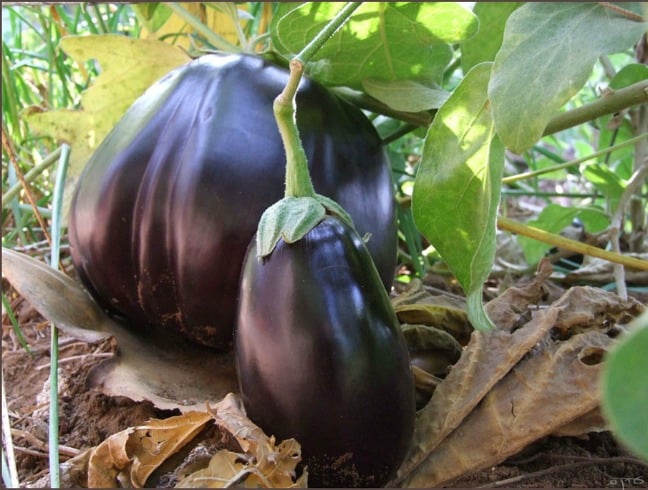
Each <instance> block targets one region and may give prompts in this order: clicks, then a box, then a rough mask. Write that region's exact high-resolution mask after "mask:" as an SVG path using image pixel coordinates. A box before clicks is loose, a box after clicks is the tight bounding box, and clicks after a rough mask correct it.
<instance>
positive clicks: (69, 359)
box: [36, 352, 114, 371]
mask: <svg viewBox="0 0 648 490" xmlns="http://www.w3.org/2000/svg"><path fill="white" fill-rule="evenodd" d="M113 356H114V354H113V353H111V352H97V353H89V354H79V355H76V356H70V357H64V358H63V359H59V362H58V365H59V366H60V365H61V364H63V363H64V362H72V361H78V360H80V359H85V358H91V357H94V358H108V357H113ZM50 366H51V363H49V362H48V363H47V364H43V365H42V366H37V367H36V370H37V371H40V370H42V369H47V368H49V367H50Z"/></svg>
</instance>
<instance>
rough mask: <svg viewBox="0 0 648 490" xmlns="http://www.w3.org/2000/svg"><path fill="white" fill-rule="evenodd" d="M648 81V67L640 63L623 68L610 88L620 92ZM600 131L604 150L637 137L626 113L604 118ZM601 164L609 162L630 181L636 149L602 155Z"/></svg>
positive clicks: (599, 120)
mask: <svg viewBox="0 0 648 490" xmlns="http://www.w3.org/2000/svg"><path fill="white" fill-rule="evenodd" d="M642 80H648V66H646V65H643V64H640V63H631V64H629V65H626V66H624V67H623V68H621V69H620V70H619V71H618V73H617V74H616V75H615V76H614V78H613V79H612V80H610V85H609V87H610V88H611V89H613V90H618V89H621V88H624V87H628V86H630V85H632V84H634V83H637V82H641V81H642ZM597 126H598V127H599V128H601V129H600V134H599V137H598V138H597V143H598V149H599V150H602V149H604V148H607V147H609V146H612V145H614V144H615V143H616V144H618V143H621V142H623V141H627V140H628V139H630V138H632V137H634V136H636V134H635V128H634V127H633V124H632V122H631V121H630V117H628V116H627V115H626V114H625V111H624V112H621V113H617V114H612V115H606V116H602V117H600V118H599V119H598V121H597ZM598 161H599V163H605V162H609V164H610V168H611V169H612V170H614V172H615V173H616V174H617V175H618V176H619V177H621V178H622V179H629V178H630V175H632V170H633V168H632V167H633V162H634V147H633V146H626V147H624V148H620V149H618V150H616V151H614V152H613V153H612V154H607V155H602V156H600V157H599V158H598Z"/></svg>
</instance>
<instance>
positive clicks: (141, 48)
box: [27, 34, 190, 178]
mask: <svg viewBox="0 0 648 490" xmlns="http://www.w3.org/2000/svg"><path fill="white" fill-rule="evenodd" d="M61 48H62V49H63V50H64V51H65V52H66V53H67V54H68V55H69V56H70V57H71V58H73V59H74V60H75V61H76V62H77V63H79V64H82V63H83V62H85V61H87V60H91V59H95V60H97V62H98V63H99V65H100V66H101V74H100V75H99V76H98V77H97V78H96V79H95V81H94V82H93V84H92V85H91V86H90V88H88V89H87V90H86V91H85V92H84V93H83V95H82V98H81V105H82V107H83V109H82V110H71V109H62V110H55V111H49V112H43V113H40V114H33V115H31V116H28V118H27V119H28V122H29V125H30V126H31V128H32V129H33V130H34V131H37V132H40V133H42V134H45V135H48V136H51V137H52V138H54V139H55V140H57V141H59V142H65V143H68V144H69V145H70V147H71V150H72V151H71V159H70V168H69V172H68V175H69V177H70V178H74V177H76V176H78V175H79V174H80V173H81V170H83V167H84V166H85V164H86V162H87V161H88V160H89V159H90V156H91V155H92V153H93V152H94V150H95V149H96V148H97V147H98V146H99V144H100V143H101V142H102V141H103V139H104V138H105V136H106V135H107V134H108V132H109V131H110V130H111V129H112V128H113V127H114V126H115V125H116V124H117V122H118V121H119V119H120V118H121V117H122V115H123V114H124V113H125V112H126V110H127V109H128V108H129V106H130V105H131V104H132V103H133V102H134V101H135V99H137V97H139V96H140V95H141V94H142V93H143V92H144V91H145V90H146V89H147V88H148V87H149V86H151V85H152V84H153V83H154V82H155V81H157V80H158V79H159V78H161V77H162V76H164V75H166V74H167V73H168V72H169V71H171V70H172V69H173V68H176V67H178V66H180V65H182V64H184V63H187V62H188V61H190V58H189V57H188V56H187V55H186V54H185V53H184V52H183V51H182V50H181V49H179V48H177V47H173V46H171V45H169V44H166V43H163V42H161V41H154V40H144V39H132V38H128V37H125V36H120V35H112V34H107V35H97V36H71V37H66V38H63V39H62V40H61Z"/></svg>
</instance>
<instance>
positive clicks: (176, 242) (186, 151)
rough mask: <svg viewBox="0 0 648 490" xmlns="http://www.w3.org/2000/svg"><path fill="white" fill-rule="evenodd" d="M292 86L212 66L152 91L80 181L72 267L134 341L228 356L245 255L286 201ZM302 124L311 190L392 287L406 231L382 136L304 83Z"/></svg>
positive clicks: (274, 72)
mask: <svg viewBox="0 0 648 490" xmlns="http://www.w3.org/2000/svg"><path fill="white" fill-rule="evenodd" d="M287 77H288V71H287V70H286V69H284V68H282V67H279V66H277V65H274V64H272V63H270V62H268V61H266V60H264V59H262V58H260V57H258V56H254V55H240V54H234V55H216V54H210V55H205V56H202V57H200V58H198V59H196V60H194V61H192V62H190V63H188V64H187V65H184V66H182V67H180V68H178V69H176V70H174V71H173V72H171V73H169V74H168V75H167V76H165V77H164V78H163V79H161V80H160V81H159V82H158V83H156V84H155V85H153V86H152V87H151V88H150V89H149V90H148V91H147V92H146V93H145V94H143V95H142V96H141V97H140V98H139V99H138V100H137V101H136V102H135V103H134V104H133V106H132V107H131V108H130V109H129V111H128V112H127V113H126V115H125V116H124V117H123V118H122V120H121V121H120V122H119V123H118V124H117V126H116V127H115V128H114V129H113V131H112V132H111V133H110V134H109V135H108V137H107V138H106V139H105V140H104V142H103V143H102V144H101V145H100V147H99V148H98V149H97V151H96V152H95V154H94V155H93V157H92V158H91V160H90V161H89V162H88V164H87V166H86V168H85V170H84V172H83V173H82V175H81V177H80V179H79V182H78V184H77V188H76V191H75V194H74V195H73V200H72V205H71V213H70V220H69V237H70V245H71V254H72V260H73V263H74V265H75V268H76V270H77V272H78V274H79V277H80V279H81V281H82V282H83V284H84V285H85V286H86V288H87V289H88V290H89V292H90V293H91V294H92V295H93V296H94V298H95V299H96V300H97V301H98V302H99V303H100V304H101V305H102V307H104V308H105V309H106V310H108V311H109V312H111V313H113V314H114V315H116V316H119V317H123V318H125V320H126V321H127V322H128V323H129V324H130V325H132V326H133V328H135V327H139V328H145V327H146V326H149V327H151V328H153V331H154V332H160V331H162V332H164V331H165V329H168V328H172V329H175V330H177V331H180V332H181V333H183V334H184V335H185V336H186V337H187V338H189V339H191V340H193V341H196V342H198V343H201V344H204V345H208V346H213V347H216V348H222V349H226V348H229V347H230V346H231V342H232V332H233V325H234V321H235V315H236V303H237V294H238V281H239V278H240V271H241V265H242V262H243V258H244V255H245V250H246V248H247V245H248V243H249V241H250V239H251V238H252V236H253V235H254V232H255V231H256V227H257V224H258V221H259V218H260V216H261V214H262V212H263V211H264V210H265V209H266V208H267V207H268V206H270V205H271V204H273V203H274V202H276V201H277V200H278V199H280V198H281V197H282V195H283V190H284V180H285V163H286V162H285V154H284V149H283V144H282V141H281V138H280V135H279V132H278V129H277V125H276V122H275V120H274V114H273V111H272V103H273V100H274V98H275V97H276V96H277V95H278V94H279V93H280V92H281V90H282V89H283V87H284V85H285V83H286V80H287ZM296 117H297V125H298V128H299V130H300V134H301V138H302V141H303V145H304V149H305V151H306V154H307V157H308V160H309V162H310V164H309V167H310V172H311V176H312V179H313V184H314V186H315V190H316V191H317V192H318V193H320V194H323V195H326V196H328V197H330V198H332V199H334V200H336V201H337V202H338V203H340V204H341V205H342V206H343V207H344V208H345V209H346V210H347V211H348V213H349V214H350V215H351V217H352V218H353V220H354V223H355V225H356V227H357V229H358V231H359V232H360V233H361V234H365V233H370V234H371V239H370V240H369V242H368V244H367V246H368V247H369V250H370V252H371V253H372V256H373V259H374V260H375V262H376V264H377V267H378V269H379V271H380V274H381V277H382V280H383V283H384V285H385V286H386V287H389V286H390V285H391V281H392V278H393V274H394V268H395V265H396V246H397V233H396V218H395V208H394V200H393V188H392V181H391V173H390V168H389V165H388V161H387V158H386V154H385V151H384V148H383V147H382V145H381V141H380V139H379V137H378V135H377V133H376V131H375V129H374V127H373V125H372V124H371V122H370V121H369V120H368V119H367V118H366V116H365V115H364V114H363V113H362V111H361V110H360V109H358V108H357V107H355V106H352V105H351V104H349V103H347V102H345V101H343V100H342V99H340V98H339V97H337V96H336V95H335V94H334V93H333V92H331V91H330V90H328V89H326V88H324V87H322V86H320V85H318V84H316V83H314V82H312V81H309V80H306V79H305V80H303V82H302V85H300V89H299V92H298V95H297V116H296ZM158 334H159V333H158Z"/></svg>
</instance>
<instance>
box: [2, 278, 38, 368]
mask: <svg viewBox="0 0 648 490" xmlns="http://www.w3.org/2000/svg"><path fill="white" fill-rule="evenodd" d="M2 306H3V308H4V309H5V312H6V313H7V316H8V317H9V321H10V322H11V327H12V328H13V331H14V333H15V334H16V337H18V342H20V345H21V346H22V347H23V349H25V350H26V351H27V352H28V353H29V355H32V356H33V354H32V351H31V350H30V349H29V345H28V344H27V340H25V337H24V336H23V333H22V330H21V329H20V324H19V323H18V319H17V318H16V315H14V312H13V310H12V309H11V303H9V298H7V295H6V294H5V293H4V291H3V292H2Z"/></svg>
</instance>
